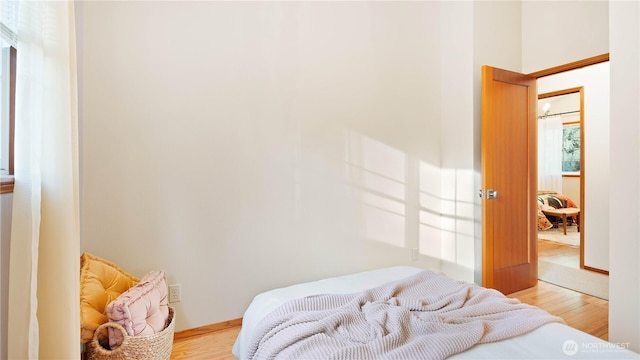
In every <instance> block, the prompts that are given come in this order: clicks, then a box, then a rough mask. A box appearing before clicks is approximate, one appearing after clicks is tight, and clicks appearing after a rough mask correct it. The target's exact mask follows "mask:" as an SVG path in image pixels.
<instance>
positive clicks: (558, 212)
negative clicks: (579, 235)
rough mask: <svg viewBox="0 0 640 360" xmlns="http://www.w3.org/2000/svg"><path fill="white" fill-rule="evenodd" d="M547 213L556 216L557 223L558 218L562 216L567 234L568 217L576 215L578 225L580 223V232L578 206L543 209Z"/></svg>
mask: <svg viewBox="0 0 640 360" xmlns="http://www.w3.org/2000/svg"><path fill="white" fill-rule="evenodd" d="M542 212H543V213H544V214H545V215H551V216H555V217H556V225H557V224H558V220H557V219H558V218H559V217H560V218H562V227H563V228H564V234H565V235H567V217H572V216H575V217H576V225H578V232H580V209H578V208H560V209H551V210H542Z"/></svg>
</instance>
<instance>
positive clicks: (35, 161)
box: [7, 1, 80, 359]
mask: <svg viewBox="0 0 640 360" xmlns="http://www.w3.org/2000/svg"><path fill="white" fill-rule="evenodd" d="M17 49H18V56H17V65H16V66H17V83H16V128H15V168H14V170H15V187H14V193H13V216H12V232H11V255H10V265H9V266H10V270H9V319H8V321H9V324H8V325H9V329H10V332H9V334H8V344H7V345H8V346H7V347H8V349H7V350H8V357H9V358H10V359H74V358H79V357H80V345H79V344H80V315H79V313H80V310H79V298H80V297H79V277H80V275H79V272H80V270H79V257H80V240H79V239H80V236H79V199H78V194H79V191H78V188H79V187H78V138H77V136H78V134H77V133H78V127H77V123H78V121H77V93H76V92H77V90H76V88H77V86H76V82H77V81H76V53H75V25H74V7H73V2H69V1H20V4H19V22H18V47H17Z"/></svg>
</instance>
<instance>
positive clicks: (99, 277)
mask: <svg viewBox="0 0 640 360" xmlns="http://www.w3.org/2000/svg"><path fill="white" fill-rule="evenodd" d="M139 281H140V279H138V278H137V277H135V276H133V275H131V274H129V273H127V272H125V271H124V270H122V269H120V268H119V267H118V266H117V265H115V264H114V263H112V262H110V261H107V260H104V259H101V258H99V257H97V256H93V255H91V254H88V253H84V254H82V256H81V257H80V339H81V342H82V343H86V342H88V341H91V339H93V333H94V332H95V331H96V329H97V328H98V326H100V325H102V324H104V323H106V322H107V321H108V318H107V313H106V308H107V305H108V304H109V303H110V302H111V301H113V300H114V299H116V298H117V297H118V296H120V294H122V293H123V292H125V291H127V290H128V289H129V288H131V287H133V286H135V285H136V284H137V283H138V282H139Z"/></svg>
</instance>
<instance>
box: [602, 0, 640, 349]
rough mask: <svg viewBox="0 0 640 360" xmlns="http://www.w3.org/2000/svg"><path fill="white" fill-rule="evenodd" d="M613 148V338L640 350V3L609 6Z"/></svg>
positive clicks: (619, 2)
mask: <svg viewBox="0 0 640 360" xmlns="http://www.w3.org/2000/svg"><path fill="white" fill-rule="evenodd" d="M609 9H610V11H609V22H610V24H611V25H610V33H609V39H610V40H609V41H610V43H611V133H610V139H611V150H610V159H611V160H610V167H609V169H610V173H611V175H610V176H611V189H610V199H611V204H612V205H611V206H612V207H614V206H615V210H616V211H612V212H611V213H610V223H611V229H610V242H611V244H610V253H609V258H610V259H611V260H610V263H611V270H610V278H609V340H610V341H614V342H621V343H629V344H630V348H631V349H632V350H634V351H636V352H640V341H639V340H638V339H640V306H639V305H638V304H640V278H639V277H638V274H640V265H639V264H640V262H639V261H638V259H640V235H639V234H640V205H639V204H640V145H639V144H640V121H639V119H640V102H638V99H640V4H639V3H638V2H637V1H634V2H621V1H612V2H611V3H610V4H609Z"/></svg>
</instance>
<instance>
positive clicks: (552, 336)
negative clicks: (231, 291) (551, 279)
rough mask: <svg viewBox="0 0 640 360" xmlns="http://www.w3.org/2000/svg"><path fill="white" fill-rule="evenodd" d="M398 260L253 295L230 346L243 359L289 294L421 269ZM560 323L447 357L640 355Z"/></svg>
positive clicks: (369, 282) (359, 284) (367, 284)
mask: <svg viewBox="0 0 640 360" xmlns="http://www.w3.org/2000/svg"><path fill="white" fill-rule="evenodd" d="M422 270H423V269H421V268H416V267H409V266H398V267H392V268H386V269H379V270H373V271H366V272H361V273H357V274H352V275H347V276H341V277H334V278H328V279H323V280H319V281H313V282H308V283H302V284H297V285H293V286H289V287H285V288H280V289H275V290H271V291H267V292H264V293H262V294H259V295H257V296H256V297H255V298H254V299H253V301H252V303H251V304H250V305H249V307H248V308H247V310H246V312H245V314H244V317H243V322H242V329H241V331H240V334H239V335H238V338H237V339H236V343H235V344H234V347H233V354H234V356H236V357H237V358H238V359H246V357H247V345H248V343H249V337H250V336H251V333H252V331H253V329H255V327H256V325H257V324H258V322H259V321H260V320H261V319H262V318H263V317H264V316H265V315H266V314H268V313H270V312H271V311H273V310H274V309H276V308H277V307H278V306H280V305H282V304H283V303H285V302H287V301H288V300H291V299H295V298H301V297H304V296H309V295H313V294H349V293H355V292H360V291H363V290H366V289H369V288H372V287H376V286H379V285H382V284H385V283H388V282H390V281H394V280H398V279H402V278H405V277H408V276H411V275H414V274H417V273H418V272H420V271H422ZM623 347H624V344H623V345H622V347H618V346H614V344H611V343H608V342H605V341H603V340H601V339H599V338H596V337H594V336H591V335H589V334H586V333H584V332H581V331H578V330H576V329H573V328H571V327H569V326H566V325H562V324H559V323H551V324H547V325H544V326H542V327H539V328H538V329H536V330H534V331H532V332H530V333H528V334H525V335H522V336H518V337H514V338H511V339H508V340H504V341H500V342H496V343H489V344H480V345H476V346H474V347H472V348H471V349H469V350H467V351H465V352H462V353H459V354H456V355H454V356H452V357H451V359H640V355H639V354H636V353H633V352H631V351H628V350H626V349H624V348H623Z"/></svg>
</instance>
